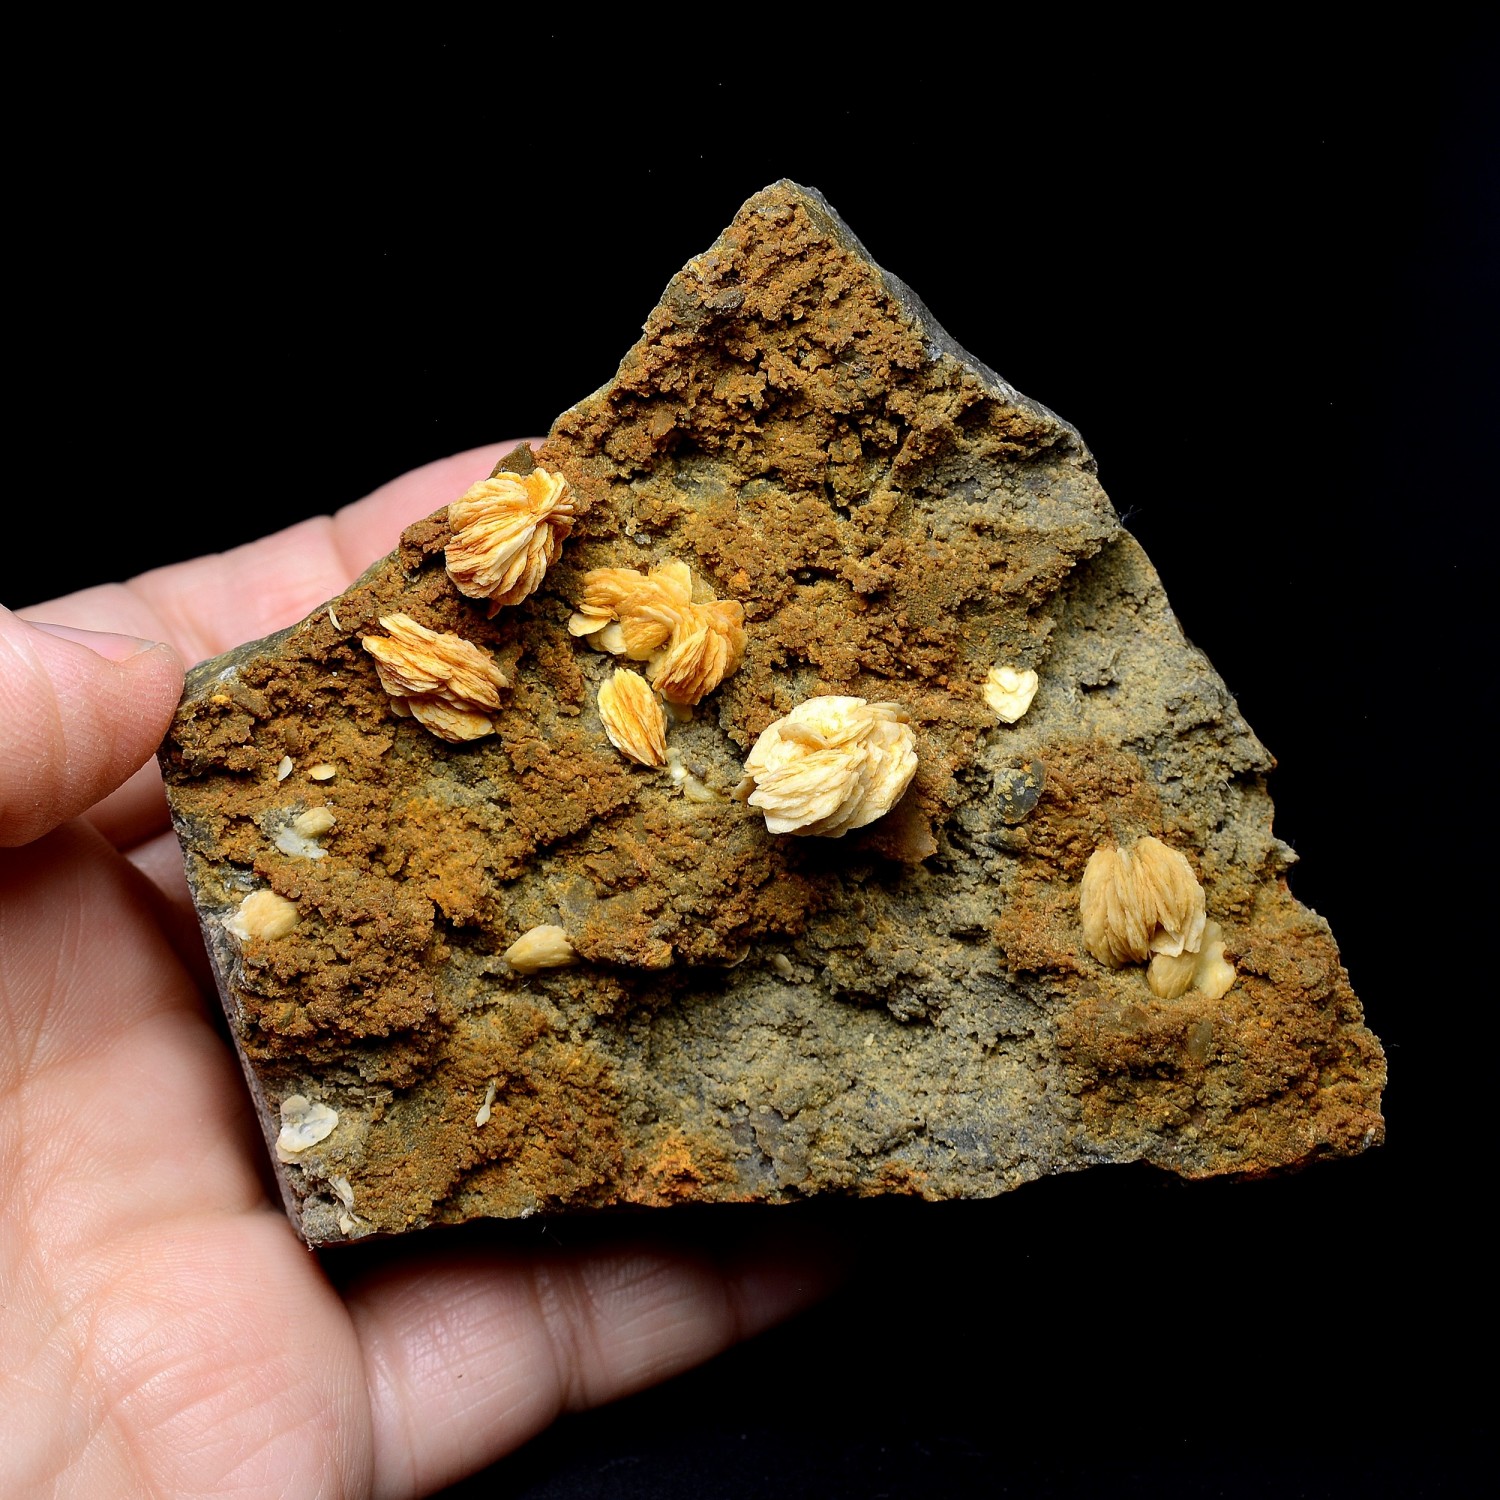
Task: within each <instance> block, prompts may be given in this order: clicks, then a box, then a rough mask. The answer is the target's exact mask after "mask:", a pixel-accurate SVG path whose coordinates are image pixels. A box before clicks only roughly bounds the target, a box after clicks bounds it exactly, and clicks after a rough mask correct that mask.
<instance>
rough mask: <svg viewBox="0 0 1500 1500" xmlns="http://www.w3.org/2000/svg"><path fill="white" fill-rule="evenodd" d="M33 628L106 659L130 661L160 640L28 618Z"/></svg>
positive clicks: (155, 645)
mask: <svg viewBox="0 0 1500 1500" xmlns="http://www.w3.org/2000/svg"><path fill="white" fill-rule="evenodd" d="M26 623H27V624H28V625H30V626H31V628H32V629H33V630H40V631H43V632H44V633H45V634H47V635H55V636H56V637H57V638H58V640H60V641H72V643H73V644H74V645H75V646H87V647H88V648H89V650H90V651H92V652H94V654H95V655H97V656H102V657H103V658H104V659H105V661H128V660H129V659H130V658H131V657H132V656H139V655H140V654H141V652H143V651H152V650H155V648H156V647H157V646H159V645H160V644H161V642H160V641H143V640H140V639H138V638H137V637H136V636H133V635H115V634H114V633H113V632H112V631H108V630H79V629H78V628H77V627H76V626H73V625H53V624H52V623H50V621H46V620H28V621H27V622H26Z"/></svg>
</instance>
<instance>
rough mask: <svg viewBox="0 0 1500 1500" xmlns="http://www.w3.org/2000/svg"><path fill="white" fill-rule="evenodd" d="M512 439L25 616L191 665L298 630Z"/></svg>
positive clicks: (479, 475) (485, 468)
mask: <svg viewBox="0 0 1500 1500" xmlns="http://www.w3.org/2000/svg"><path fill="white" fill-rule="evenodd" d="M518 441H522V440H521V439H513V440H511V441H510V442H505V443H489V444H486V445H485V446H484V447H482V448H471V449H469V450H468V451H467V452H465V453H457V454H454V455H453V456H452V457H449V458H441V459H438V460H436V461H435V462H433V463H430V464H426V465H424V466H423V467H422V468H420V469H413V470H412V471H411V473H409V474H403V475H402V476H401V477H400V478H399V479H393V480H391V482H390V483H389V484H384V485H382V486H381V487H380V488H379V489H378V490H376V491H375V492H374V493H373V494H371V495H367V496H366V497H365V498H364V499H363V500H358V501H356V502H355V503H354V504H353V505H347V506H345V507H344V508H343V509H342V510H340V511H338V512H337V513H336V514H335V515H332V516H317V517H314V518H313V519H311V520H308V521H300V522H298V524H297V525H295V526H291V527H288V528H287V529H286V530H285V531H278V532H275V533H274V534H273V535H271V536H268V537H263V538H261V540H259V541H256V542H247V543H246V544H245V545H244V546H242V547H236V548H234V549H233V550H232V551H229V552H223V553H218V554H215V555H213V556H210V557H200V558H195V559H193V560H192V561H191V562H184V563H174V564H173V565H172V566H170V567H165V568H156V569H153V570H152V571H151V572H149V573H142V574H141V575H140V576H139V577H137V578H133V579H132V580H131V581H130V582H129V583H124V584H119V583H112V584H103V585H101V586H100V587H98V588H92V589H83V590H82V591H80V592H79V593H76V594H69V595H68V596H67V597H66V598H64V599H60V600H53V601H51V602H49V603H48V604H45V605H35V606H33V607H31V608H28V609H27V610H25V611H24V613H25V615H26V616H27V617H28V618H32V617H35V618H48V619H54V620H59V621H62V622H63V623H65V624H69V625H81V626H84V627H86V628H88V629H91V630H119V631H125V632H127V633H129V634H131V635H145V636H149V637H152V638H155V639H159V640H165V641H170V642H172V644H173V645H175V646H176V647H177V648H178V650H179V651H181V652H182V654H183V655H184V656H185V657H186V658H187V660H189V661H192V662H197V661H204V660H206V659H207V658H208V657H211V656H217V655H218V654H219V653H220V652H222V651H228V650H229V649H230V648H231V647H234V646H238V645H241V644H243V643H244V642H245V641H253V640H258V639H259V638H260V637H261V636H264V635H269V634H271V632H272V631H275V630H280V629H282V628H283V627H284V626H287V625H295V624H296V623H297V621H298V620H300V619H302V618H303V617H304V616H306V615H307V614H308V613H310V612H311V611H312V610H313V609H315V608H317V606H318V605H320V604H322V603H323V602H324V601H325V600H328V599H331V598H333V597H334V596H335V595H336V594H339V593H342V592H343V590H344V589H345V588H347V587H348V586H349V584H351V583H352V582H353V581H354V580H355V579H356V578H358V577H359V575H360V574H361V573H363V572H364V570H365V569H366V568H367V567H369V565H370V564H371V563H372V562H375V561H376V560H377V559H378V558H380V557H383V556H384V555H385V554H386V553H387V552H389V551H390V550H391V549H392V548H393V547H394V546H395V545H396V543H397V541H398V540H399V539H400V536H401V532H402V530H403V529H404V528H405V527H407V526H409V525H410V524H411V523H412V522H413V521H419V520H421V519H422V518H423V517H424V516H429V515H431V514H432V512H433V511H435V510H437V509H439V508H440V507H442V506H444V505H446V504H448V502H449V501H451V500H454V499H457V497H458V496H459V495H461V494H462V493H463V492H464V490H466V489H467V488H468V487H469V485H471V484H473V483H474V481H475V480H476V479H483V478H484V477H485V476H486V475H487V474H488V473H489V471H490V470H491V469H492V468H493V467H494V465H495V462H496V460H497V459H498V458H499V457H500V456H501V455H502V454H503V453H507V452H509V451H510V449H512V448H514V447H515V445H516V442H518Z"/></svg>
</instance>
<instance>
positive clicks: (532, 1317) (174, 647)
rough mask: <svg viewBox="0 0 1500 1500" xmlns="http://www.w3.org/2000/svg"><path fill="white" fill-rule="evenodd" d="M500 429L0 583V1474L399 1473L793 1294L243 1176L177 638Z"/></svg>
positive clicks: (372, 1483) (287, 1483)
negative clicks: (210, 542) (27, 581)
mask: <svg viewBox="0 0 1500 1500" xmlns="http://www.w3.org/2000/svg"><path fill="white" fill-rule="evenodd" d="M510 446H511V445H509V444H503V445H496V446H495V447H493V448H486V449H480V450H475V451H474V452H471V453H467V454H461V455H459V456H457V457H455V458H451V459H446V460H443V461H441V462H439V463H436V464H432V465H429V466H428V467H427V468H425V469H420V470H417V471H416V472H414V473H412V474H408V475H406V476H405V477H404V478H402V479H399V480H396V481H394V482H393V483H391V484H389V485H386V486H385V487H384V488H382V489H381V490H378V491H377V492H376V493H375V494H373V495H371V496H370V497H369V498H368V499H366V500H363V501H361V502H360V503H359V504H357V505H353V506H350V507H348V508H347V509H345V510H343V511H341V512H340V513H339V514H338V515H337V516H335V517H333V518H332V519H330V518H327V517H323V518H319V519H316V520H309V521H305V522H302V523H301V524H299V525H297V526H294V527H292V528H290V529H289V530H287V531H283V532H280V533H278V534H277V535H275V536H272V537H268V538H266V539H265V540H263V541H260V542H256V543H253V544H251V545H249V546H245V547H241V548H238V549H236V550H235V551H233V552H229V553H226V554H224V555H222V556H218V557H205V558H200V559H198V560H197V561H194V562H189V563H183V564H180V565H177V566H174V567H168V568H161V569H157V570H156V571H154V572H151V573H146V574H144V575H142V576H141V577H139V578H137V579H135V580H133V581H132V582H131V583H129V584H126V585H111V586H108V587H102V588H94V589H88V590H85V591H84V592H82V593H78V594H73V595H70V596H69V597H67V598H65V599H61V600H57V601H54V602H53V603H51V604H46V605H38V606H36V607H34V608H32V609H28V610H26V611H25V615H26V616H27V617H28V619H34V620H39V621H47V622H50V623H51V624H52V625H53V626H55V627H62V628H61V630H54V631H52V632H47V631H43V630H41V629H38V628H36V627H35V626H33V625H31V624H27V623H25V622H23V620H22V619H20V618H18V617H17V616H16V615H13V614H11V613H9V612H8V611H6V610H4V609H0V1163H3V1166H0V1350H3V1353H0V1413H3V1416H0V1493H3V1494H5V1495H7V1496H32V1495H43V1494H46V1495H51V1494H62V1495H69V1496H80V1497H94V1496H101V1497H102V1496H110V1497H115V1496H126V1495H135V1494H150V1495H162V1496H166V1495H172V1496H178V1495H180V1496H198V1495H208V1494H221V1493H233V1494H235V1495H236V1496H238V1497H240V1500H250V1497H253V1496H260V1495H266V1496H276V1497H282V1496H287V1495H322V1494H339V1495H351V1496H352V1495H376V1496H397V1495H419V1494H427V1493H430V1492H432V1491H433V1490H435V1489H437V1488H439V1487H441V1486H443V1485H445V1484H448V1483H451V1482H452V1481H454V1480H456V1479H458V1478H460V1477H461V1476H462V1475H464V1474H466V1473H469V1472H472V1471H473V1470H475V1469H477V1468H480V1467H482V1466H483V1465H485V1464H486V1463H488V1462H490V1461H492V1460H493V1459H495V1458H496V1457H498V1456H500V1455H501V1454H503V1453H505V1452H507V1451H508V1450H510V1449H513V1448H515V1447H516V1446H518V1445H519V1444H520V1443H522V1442H524V1441H525V1440H526V1439H527V1438H528V1437H530V1436H532V1435H533V1434H535V1433H536V1432H538V1431H539V1430H541V1429H542V1428H543V1427H544V1426H546V1425H547V1424H548V1423H549V1422H551V1421H552V1419H553V1418H554V1417H555V1416H557V1415H558V1414H559V1413H560V1412H562V1411H565V1410H569V1409H577V1408H581V1407H586V1406H591V1405H594V1404H597V1403H599V1402H603V1401H608V1400H610V1399H612V1398H614V1397H617V1396H620V1395H623V1394H625V1393H627V1392H629V1391H632V1390H635V1389H638V1388H640V1387H642V1386H644V1385H648V1384H650V1383H652V1382H654V1381H657V1380H660V1379H662V1378H664V1377H666V1376H668V1375H671V1374H673V1373H675V1372H676V1371H679V1370H682V1369H685V1368H687V1367H688V1366H690V1365H692V1364H694V1363H697V1362H699V1361H701V1360H703V1359H705V1358H707V1357H708V1356H710V1355H712V1354H713V1353H715V1352H716V1351H718V1350H720V1349H722V1348H724V1347H725V1346H726V1345H728V1344H729V1343H731V1342H733V1341H734V1340H735V1339H737V1338H740V1337H742V1336H744V1335H746V1334H749V1333H752V1332H754V1331H756V1330H757V1329H759V1328H762V1327H764V1326H766V1325H768V1324H769V1323H771V1322H773V1321H775V1320H777V1319H779V1318H781V1317H783V1316H785V1315H786V1314H788V1313H790V1312H791V1311H793V1310H794V1309H795V1308H797V1307H798V1306H800V1305H801V1304H803V1303H805V1302H807V1301H808V1300H810V1299H811V1298H812V1296H813V1295H815V1293H816V1292H817V1291H818V1290H819V1289H820V1283H821V1280H822V1276H821V1273H820V1272H819V1270H818V1269H816V1267H815V1264H814V1262H813V1260H812V1258H811V1257H810V1256H799V1257H793V1258H785V1257H780V1256H777V1255H775V1254H773V1253H772V1252H771V1251H770V1250H769V1248H768V1247H767V1246H762V1248H761V1250H760V1251H759V1252H756V1251H754V1250H752V1249H750V1248H748V1247H742V1249H741V1250H740V1251H739V1252H737V1253H736V1254H735V1255H734V1256H733V1257H732V1258H731V1259H728V1260H725V1259H723V1258H721V1257H717V1256H710V1255H702V1254H695V1253H693V1252H692V1251H691V1250H690V1249H688V1248H687V1247H686V1246H685V1245H684V1244H683V1243H682V1242H681V1240H680V1239H679V1241H678V1243H677V1244H675V1245H668V1246H663V1245H662V1244H652V1243H639V1242H637V1243H631V1244H623V1243H620V1242H617V1241H612V1242H609V1243H606V1244H603V1245H598V1244H596V1245H594V1246H593V1247H592V1248H588V1249H581V1248H580V1249H578V1250H575V1251H573V1252H570V1253H561V1252H556V1251H546V1252H544V1251H537V1250H531V1251H526V1252H523V1251H520V1250H518V1249H516V1248H515V1242H514V1238H512V1240H511V1241H510V1243H509V1245H508V1246H507V1244H506V1242H505V1237H504V1236H503V1235H499V1236H494V1235H492V1236H490V1237H489V1238H488V1239H487V1238H486V1236H485V1235H484V1234H483V1233H474V1234H469V1233H467V1232H465V1231H458V1232H456V1233H451V1234H446V1235H440V1236H438V1237H434V1238H432V1240H431V1243H422V1242H421V1241H422V1238H423V1237H420V1236H419V1237H417V1238H416V1239H415V1240H414V1241H413V1242H411V1243H409V1244H408V1243H404V1242H391V1243H387V1244H375V1243H372V1244H369V1245H363V1246H351V1247H349V1248H347V1249H343V1250H340V1251H337V1252H334V1253H333V1254H332V1255H331V1256H330V1257H329V1264H327V1265H325V1264H324V1262H323V1261H322V1260H321V1259H320V1258H319V1257H318V1256H316V1255H313V1254H311V1253H309V1252H308V1251H307V1249H306V1248H305V1247H304V1246H303V1245H302V1244H301V1242H300V1241H299V1240H298V1239H297V1238H296V1236H295V1234H294V1233H293V1231H292V1229H291V1226H290V1224H289V1222H288V1220H287V1219H286V1217H285V1215H284V1213H283V1212H282V1209H281V1206H280V1203H279V1200H278V1199H277V1198H276V1196H275V1192H274V1187H273V1186H272V1185H271V1181H270V1178H269V1175H268V1173H267V1170H266V1160H265V1146H264V1143H263V1141H262V1139H261V1136H260V1133H259V1131H258V1129H257V1128H256V1125H255V1122H254V1119H253V1117H252V1112H251V1109H250V1104H249V1098H248V1094H247V1091H246V1089H245V1086H244V1082H243V1080H242V1078H241V1076H240V1073H239V1070H238V1067H237V1066H236V1063H235V1059H234V1056H233V1054H232V1052H231V1050H230V1048H229V1046H228V1045H227V1044H226V1042H225V1040H224V1039H223V1036H222V1035H221V1034H220V1032H219V1030H218V1029H217V1028H218V1027H219V1025H220V1024H221V1023H220V1022H219V1021H218V1020H217V1017H218V1002H217V1000H216V999H215V998H214V995H213V989H212V981H211V979H210V977H209V973H208V967H207V964H206V961H205V959H204V956H203V950H202V944H201V940H200V938H199V936H198V929H197V923H196V921H195V919H194V917H193V912H192V904H191V899H190V897H189V894H188V891H187V886H186V882H185V880H184V878H183V873H182V863H181V857H180V853H179V850H178V845H177V840H176V838H175V836H174V835H173V833H172V832H171V829H170V827H169V825H168V821H167V811H166V805H165V802H164V800H163V797H162V792H161V784H160V779H159V776H158V775H157V772H156V766H155V762H154V759H153V754H154V751H155V749H156V746H157V744H158V743H159V741H160V739H161V737H162V735H163V733H164V732H165V729H166V727H167V723H168V721H169V719H170V718H171V715H172V711H173V709H174V708H175V706H176V703H177V700H178V697H179V694H180V693H181V690H182V669H183V668H182V664H183V662H184V661H196V660H201V659H203V658H206V657H209V656H213V655H216V654H217V653H219V652H221V651H224V650H226V649H228V648H229V647H231V646H234V645H237V644H239V643H240V642H242V641H245V640H249V639H253V638H256V637H259V636H261V635H265V634H268V633H269V632H271V631H272V630H275V629H279V628H280V627H282V626H284V625H289V624H291V623H293V622H294V621H296V620H298V619H300V618H301V617H302V616H303V615H304V614H306V613H307V612H308V611H309V610H311V609H312V608H314V607H315V606H316V605H317V604H319V603H321V602H322V601H323V600H325V599H327V598H330V597H332V596H334V595H335V594H337V593H338V592H339V591H340V590H342V589H343V588H344V587H346V586H347V585H348V583H349V582H350V581H352V580H353V579H354V578H355V577H356V576H357V575H358V574H359V573H360V572H361V571H362V570H363V568H364V567H365V565H366V564H368V563H369V562H371V561H372V560H373V559H374V558H375V557H377V556H379V555H381V554H382V553H384V552H386V551H388V550H389V549H390V547H391V546H393V545H394V543H395V540H396V538H397V536H398V535H399V533H400V530H401V528H402V527H403V526H404V525H406V524H408V523H409V522H411V521H413V520H416V519H418V518H419V517H421V516H424V515H427V514H429V513H430V512H431V511H433V510H435V509H437V508H438V507H439V506H440V505H442V504H444V503H446V501H447V500H449V499H451V498H452V496H454V495H456V494H459V493H460V492H461V491H462V490H463V489H464V488H465V487H466V486H467V485H468V484H469V483H470V482H472V480H473V479H474V478H476V477H482V476H483V475H484V474H486V473H488V472H489V469H490V467H491V466H492V465H493V463H494V461H495V458H496V457H497V456H498V455H499V454H500V453H501V452H503V451H505V450H506V449H507V448H508V447H510ZM100 631H103V632H123V634H105V635H95V634H93V632H100ZM137 638H139V639H137ZM152 641H156V642H167V643H169V644H162V645H151V644H149V642H152ZM496 1238H498V1239H499V1241H500V1243H499V1245H498V1246H497V1245H496V1244H495V1243H494V1240H495V1239H496Z"/></svg>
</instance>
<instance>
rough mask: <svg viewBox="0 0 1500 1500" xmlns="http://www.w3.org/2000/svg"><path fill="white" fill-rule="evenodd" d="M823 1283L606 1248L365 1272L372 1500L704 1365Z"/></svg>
mask: <svg viewBox="0 0 1500 1500" xmlns="http://www.w3.org/2000/svg"><path fill="white" fill-rule="evenodd" d="M830 1281H831V1277H830V1275H829V1270H828V1266H827V1264H826V1262H824V1261H823V1260H822V1259H820V1258H819V1257H817V1256H816V1255H815V1254H814V1253H812V1252H810V1251H808V1250H807V1249H805V1248H804V1249H802V1250H800V1251H798V1252H797V1253H796V1254H795V1256H793V1255H789V1254H779V1255H778V1254H777V1253H776V1252H774V1251H772V1250H769V1249H764V1250H762V1252H761V1253H760V1254H758V1255H755V1256H753V1257H751V1256H749V1255H747V1256H745V1257H744V1258H742V1259H739V1260H737V1261H735V1262H733V1263H730V1264H727V1265H719V1264H715V1263H713V1262H712V1261H709V1260H698V1259H694V1258H693V1257H691V1256H689V1255H687V1254H685V1253H684V1252H682V1251H680V1250H669V1249H661V1248H655V1247H634V1248H631V1247H617V1248H611V1249H605V1250H596V1251H593V1252H591V1253H587V1254H580V1255H578V1256H572V1257H556V1258H551V1259H542V1258H539V1257H536V1256H529V1257H527V1256H521V1255H515V1256H513V1257H510V1258H506V1259H504V1260H502V1262H501V1263H500V1264H498V1265H497V1264H496V1261H495V1259H494V1258H486V1259H480V1258H477V1257H476V1258H474V1259H472V1260H468V1261H459V1262H454V1261H448V1262H444V1263H442V1264H440V1265H438V1266H436V1267H434V1266H432V1265H431V1264H427V1265H425V1266H424V1268H423V1269H421V1270H420V1271H417V1270H414V1269H413V1268H411V1267H406V1268H403V1269H400V1270H394V1271H387V1272H384V1273H377V1274H376V1275H374V1276H373V1277H371V1278H370V1279H369V1280H367V1281H364V1282H362V1283H356V1284H355V1285H354V1286H353V1287H352V1288H350V1290H349V1292H348V1300H349V1305H350V1312H351V1315H352V1317H353V1319H354V1326H355V1330H356V1332H357V1333H358V1335H359V1339H360V1343H361V1346H362V1348H363V1350H364V1358H365V1365H366V1370H367V1374H368V1377H369V1387H370V1401H371V1414H372V1420H373V1423H374V1442H375V1455H374V1471H375V1474H376V1475H377V1481H376V1490H375V1493H376V1495H377V1496H379V1497H382V1500H385V1497H395V1496H409V1495H424V1494H428V1493H431V1492H432V1491H434V1490H436V1489H437V1488H439V1487H440V1486H442V1485H445V1484H450V1483H452V1482H453V1481H455V1480H457V1479H458V1478H460V1477H461V1476H463V1475H464V1474H468V1473H472V1472H474V1471H475V1470H477V1469H480V1468H482V1467H483V1466H484V1465H486V1464H488V1463H491V1462H493V1461H494V1460H495V1459H496V1458H499V1457H500V1456H502V1455H503V1454H505V1453H507V1452H510V1451H511V1450H513V1449H515V1448H516V1447H518V1446H519V1445H520V1444H521V1443H523V1442H525V1441H526V1440H527V1439H528V1438H530V1437H532V1436H534V1435H535V1434H536V1433H538V1432H540V1431H541V1430H542V1429H543V1428H544V1427H546V1426H547V1425H548V1424H549V1423H550V1422H552V1420H553V1419H554V1418H555V1417H556V1416H557V1415H558V1414H559V1413H560V1412H563V1411H568V1410H579V1409H582V1408H584V1407H589V1406H595V1405H599V1404H601V1403H603V1402H605V1401H610V1400H613V1399H615V1398H616V1397H619V1396H624V1395H626V1394H628V1393H629V1392H631V1391H635V1390H640V1389H642V1388H643V1387H645V1386H647V1385H650V1384H653V1383H654V1382H656V1381H659V1380H663V1379H666V1378H667V1377H668V1376H670V1375H674V1374H676V1373H678V1372H679V1371H681V1370H685V1369H688V1368H689V1367H691V1366H692V1365H695V1364H699V1363H701V1362H702V1361H703V1360H705V1359H708V1358H709V1357H710V1356H712V1355H714V1354H717V1353H718V1352H719V1351H720V1350H722V1349H725V1348H727V1347H728V1346H729V1345H730V1344H732V1343H734V1342H736V1341H737V1340H739V1339H742V1338H745V1337H747V1336H748V1335H750V1334H752V1333H755V1332H758V1331H759V1330H760V1329H762V1328H765V1327H768V1326H769V1325H771V1324H772V1323H775V1322H777V1321H779V1320H780V1319H782V1318H785V1317H787V1316H788V1315H789V1314H791V1313H793V1312H795V1311H797V1310H798V1309H799V1308H801V1307H803V1306H805V1305H807V1304H808V1303H810V1302H811V1301H813V1300H814V1299H815V1298H816V1297H817V1296H819V1295H821V1294H822V1293H823V1292H824V1291H825V1290H827V1288H828V1285H829V1284H830Z"/></svg>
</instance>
